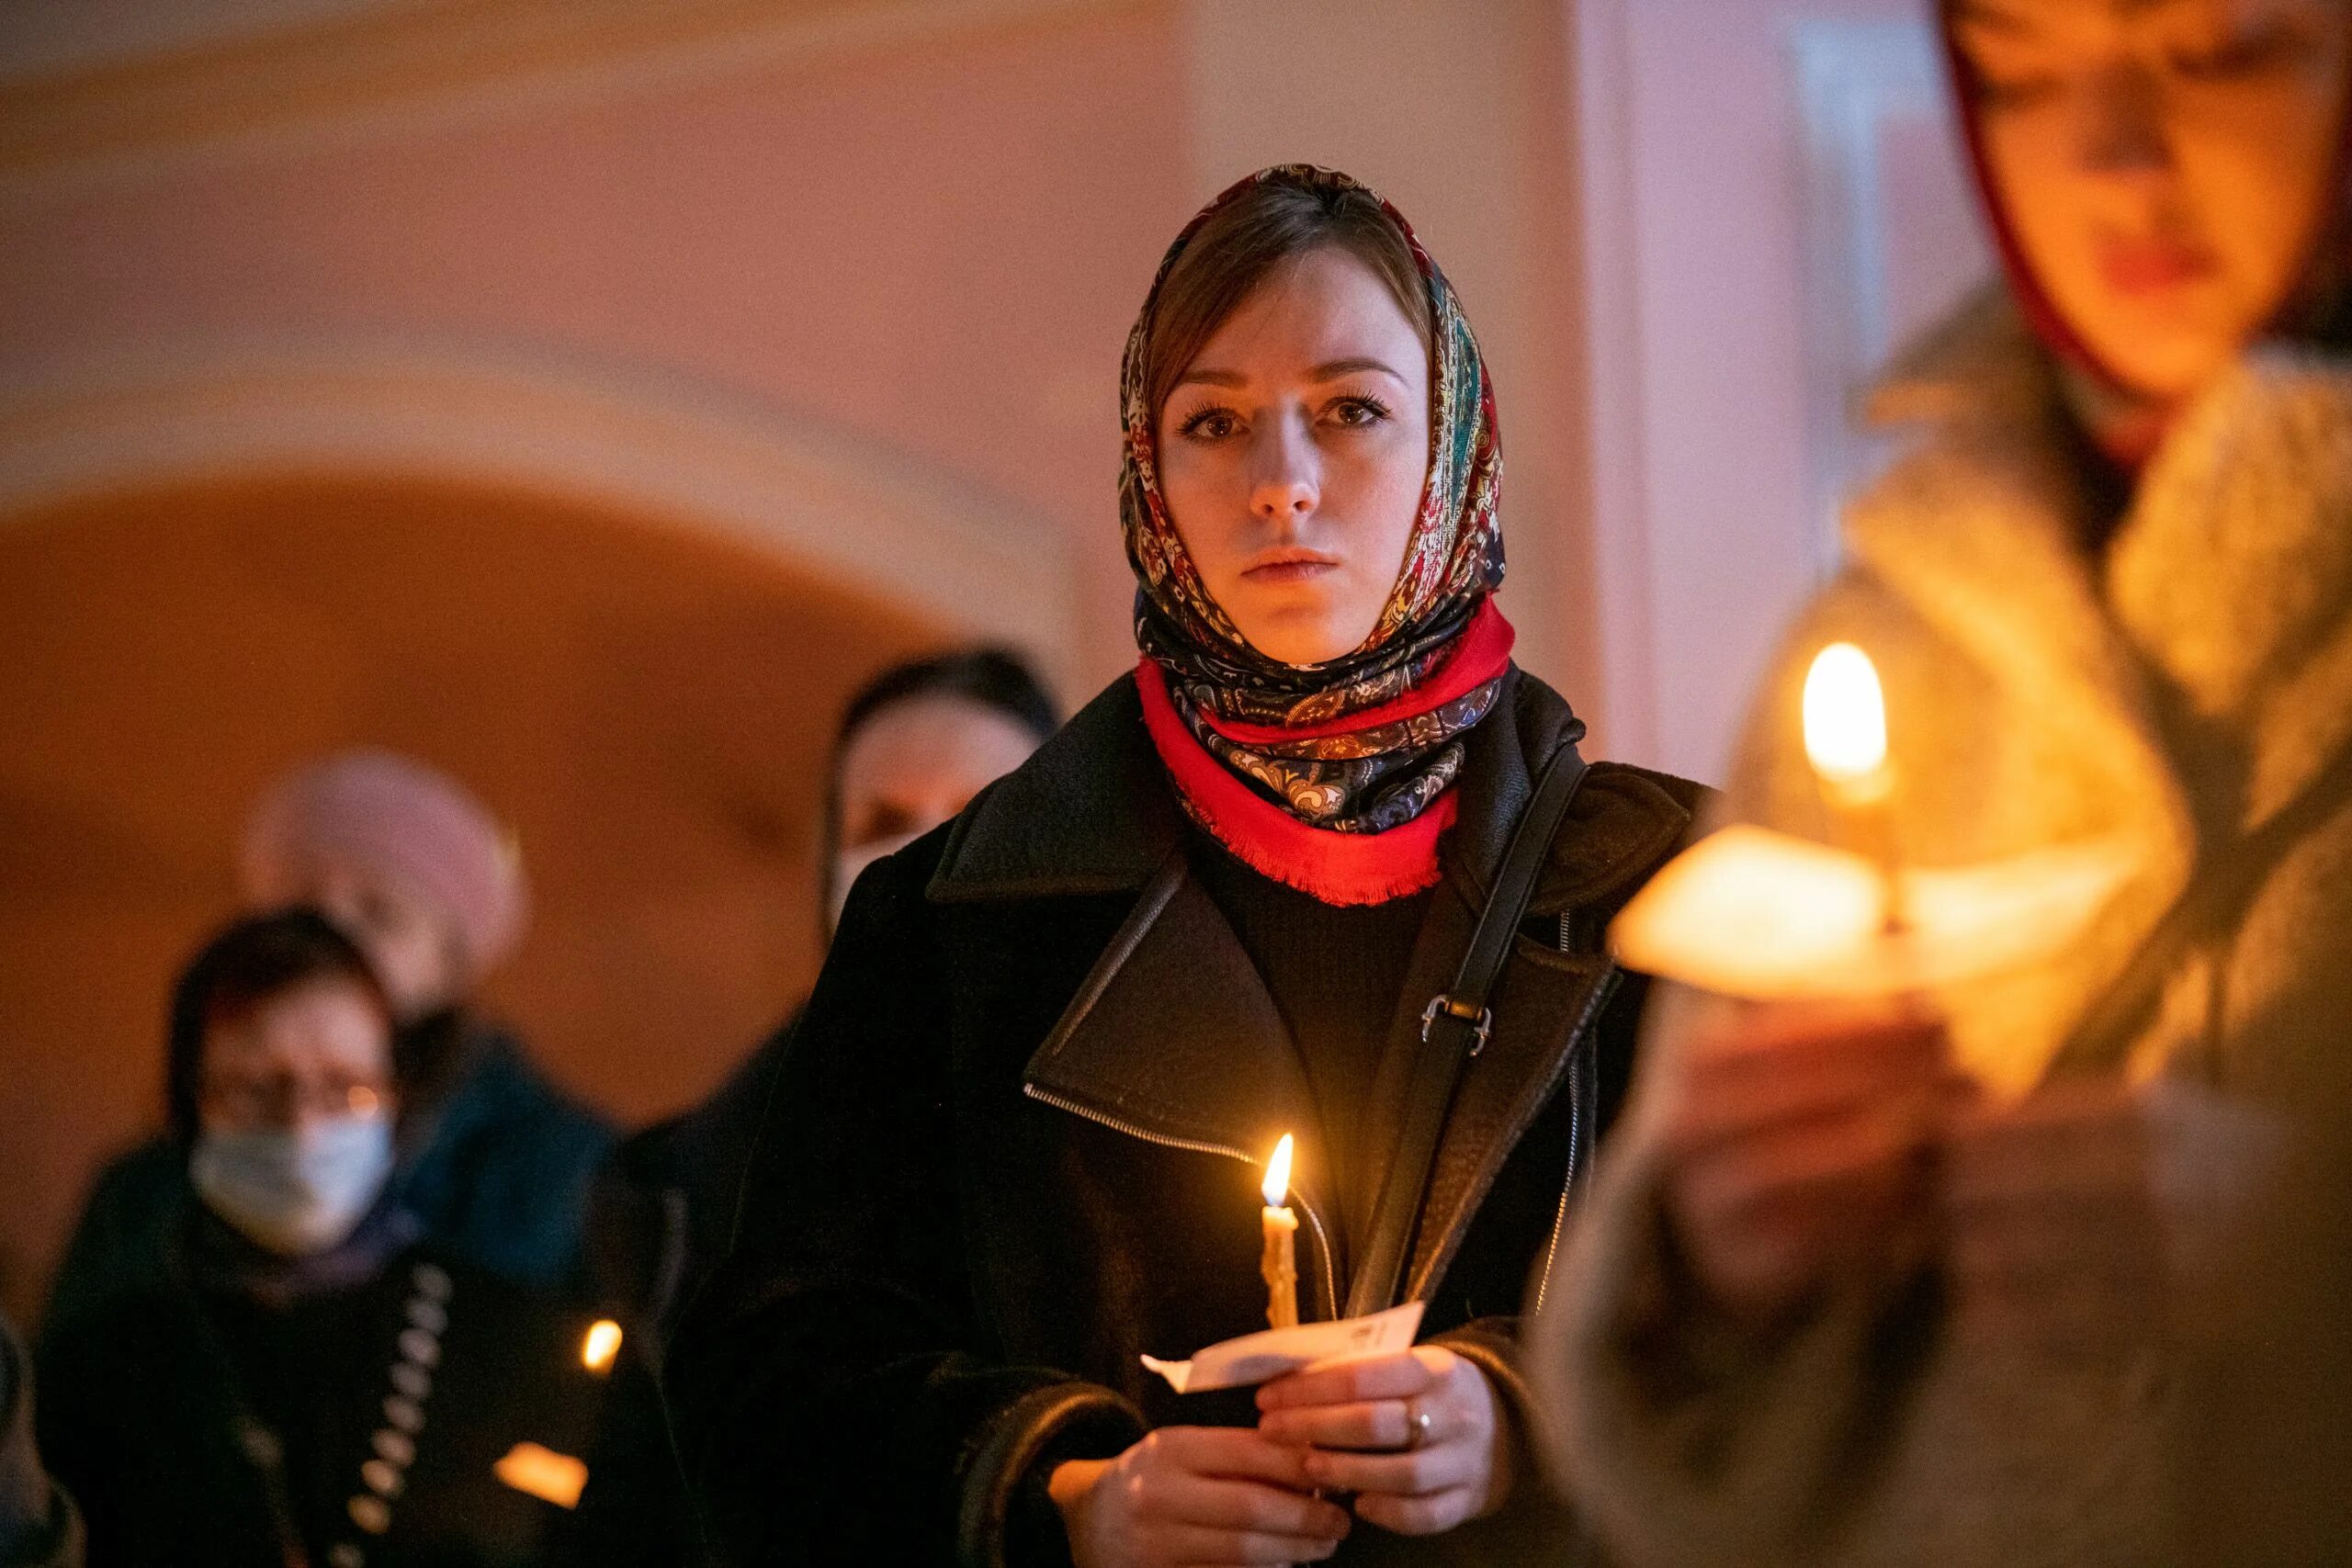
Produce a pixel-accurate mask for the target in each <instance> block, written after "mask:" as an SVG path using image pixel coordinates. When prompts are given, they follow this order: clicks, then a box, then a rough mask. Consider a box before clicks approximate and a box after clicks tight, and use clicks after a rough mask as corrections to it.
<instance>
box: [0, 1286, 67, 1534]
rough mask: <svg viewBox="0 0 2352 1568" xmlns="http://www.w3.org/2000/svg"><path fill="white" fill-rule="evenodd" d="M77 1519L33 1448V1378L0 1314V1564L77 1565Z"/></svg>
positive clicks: (14, 1334)
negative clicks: (51, 1480)
mask: <svg viewBox="0 0 2352 1568" xmlns="http://www.w3.org/2000/svg"><path fill="white" fill-rule="evenodd" d="M81 1562H82V1529H81V1522H80V1520H79V1519H77V1518H76V1517H74V1506H73V1504H72V1503H70V1502H68V1501H67V1500H66V1496H65V1494H64V1493H63V1492H62V1491H60V1490H59V1489H58V1488H57V1487H55V1486H53V1485H51V1483H50V1479H49V1474H48V1472H46V1471H44V1470H43V1469H42V1468H41V1461H40V1454H39V1453H38V1452H36V1451H35V1450H34V1448H33V1395H32V1379H31V1375H30V1373H29V1372H28V1371H27V1370H26V1367H25V1358H24V1352H23V1351H22V1350H21V1349H19V1348H18V1347H17V1337H16V1333H15V1331H14V1330H13V1329H11V1328H10V1327H9V1326H8V1322H7V1319H6V1318H0V1568H80V1564H81Z"/></svg>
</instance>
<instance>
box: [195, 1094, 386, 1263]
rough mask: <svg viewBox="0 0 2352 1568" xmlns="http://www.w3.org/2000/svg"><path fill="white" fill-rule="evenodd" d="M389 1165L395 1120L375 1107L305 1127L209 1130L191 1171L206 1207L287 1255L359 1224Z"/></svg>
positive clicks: (321, 1245)
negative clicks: (360, 1114) (366, 1112)
mask: <svg viewBox="0 0 2352 1568" xmlns="http://www.w3.org/2000/svg"><path fill="white" fill-rule="evenodd" d="M391 1172H392V1124H391V1120H390V1118H389V1117H387V1116H385V1115H383V1114H382V1113H381V1112H377V1113H374V1114H370V1115H364V1116H332V1117H327V1118H325V1119H323V1120H321V1121H315V1122H305V1123H304V1124H303V1125H302V1126H301V1127H300V1128H299V1129H295V1128H286V1127H257V1128H250V1129H245V1130H241V1131H233V1132H208V1133H205V1134H202V1135H201V1136H199V1137H198V1139H197V1141H196V1150H195V1152H194V1154H193V1155H191V1156H189V1159H188V1178H189V1179H190V1180H192V1181H193V1182H194V1183H195V1184H196V1190H197V1191H198V1194H200V1195H201V1196H202V1197H203V1199H204V1201H205V1204H206V1206H207V1207H209V1209H211V1211H212V1212H213V1213H216V1214H218V1215H220V1217H221V1218H222V1219H223V1220H226V1221H227V1222H228V1223H229V1224H232V1225H234V1226H235V1227H236V1228H237V1229H238V1230H239V1231H241V1232H243V1234H244V1235H246V1236H247V1237H249V1238H250V1239H252V1240H253V1241H254V1242H256V1243H258V1244H260V1245H261V1246H263V1247H267V1248H268V1249H269V1250H270V1251H272V1252H275V1253H278V1254H280V1255H281V1256H283V1257H288V1258H300V1257H304V1256H307V1255H308V1254H311V1253H314V1252H324V1251H325V1250H327V1249H328V1248H329V1247H334V1246H335V1245H336V1244H337V1243H339V1242H341V1241H342V1240H343V1239H344V1238H345V1237H346V1236H348V1235H350V1234H351V1233H352V1231H353V1230H354V1229H356V1227H357V1226H358V1224H359V1222H360V1219H361V1218H362V1217H363V1216H364V1215H366V1213H368V1206H369V1205H370V1204H372V1203H374V1202H375V1201H376V1195H377V1194H378V1193H379V1192H381V1191H382V1190H384V1182H385V1179H387V1178H389V1177H390V1175H391Z"/></svg>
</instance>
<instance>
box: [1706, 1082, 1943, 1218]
mask: <svg viewBox="0 0 2352 1568" xmlns="http://www.w3.org/2000/svg"><path fill="white" fill-rule="evenodd" d="M1930 1132H1931V1129H1930V1127H1929V1125H1928V1122H1927V1120H1926V1118H1925V1117H1924V1116H1923V1115H1921V1114H1920V1113H1918V1112H1917V1111H1916V1110H1915V1109H1914V1108H1912V1107H1910V1106H1906V1105H1902V1104H1886V1105H1876V1106H1870V1107H1866V1108H1864V1109H1861V1110H1858V1111H1841V1112H1838V1113H1836V1114H1833V1115H1824V1116H1817V1117H1814V1118H1811V1119H1809V1120H1807V1121H1804V1122H1792V1123H1790V1124H1787V1125H1784V1126H1780V1127H1775V1128H1772V1129H1770V1131H1767V1132H1761V1133H1758V1134H1755V1135H1754V1136H1752V1137H1750V1138H1747V1139H1746V1140H1744V1141H1743V1142H1741V1143H1740V1144H1739V1145H1736V1147H1732V1148H1725V1149H1723V1150H1719V1151H1717V1152H1715V1153H1713V1154H1711V1155H1708V1156H1704V1157H1693V1158H1690V1159H1686V1160H1685V1161H1684V1162H1683V1165H1682V1168H1681V1170H1680V1172H1679V1176H1678V1179H1677V1180H1676V1182H1675V1190H1674V1197H1675V1201H1676V1203H1677V1206H1678V1207H1679V1208H1680V1209H1681V1210H1683V1211H1684V1212H1685V1213H1687V1214H1688V1215H1689V1216H1690V1217H1691V1219H1693V1220H1697V1221H1701V1222H1702V1223H1705V1224H1722V1225H1737V1224H1741V1223H1743V1222H1744V1221H1745V1220H1746V1218H1747V1215H1748V1214H1749V1213H1750V1212H1752V1211H1755V1210H1759V1209H1769V1208H1773V1207H1778V1206H1783V1205H1789V1204H1802V1203H1804V1202H1805V1201H1807V1200H1809V1199H1813V1198H1815V1197H1819V1196H1823V1195H1828V1196H1832V1197H1834V1196H1835V1195H1836V1194H1838V1192H1839V1191H1840V1190H1844V1189H1846V1188H1848V1187H1849V1186H1850V1185H1851V1184H1852V1183H1854V1182H1856V1181H1857V1180H1864V1179H1871V1178H1879V1177H1884V1176H1885V1175H1887V1174H1889V1173H1891V1172H1897V1171H1900V1170H1902V1169H1903V1168H1905V1167H1906V1166H1907V1165H1908V1164H1909V1163H1910V1162H1912V1161H1913V1160H1915V1159H1916V1158H1917V1156H1919V1155H1920V1154H1921V1153H1923V1152H1924V1151H1925V1150H1926V1148H1927V1146H1928V1139H1929V1135H1930Z"/></svg>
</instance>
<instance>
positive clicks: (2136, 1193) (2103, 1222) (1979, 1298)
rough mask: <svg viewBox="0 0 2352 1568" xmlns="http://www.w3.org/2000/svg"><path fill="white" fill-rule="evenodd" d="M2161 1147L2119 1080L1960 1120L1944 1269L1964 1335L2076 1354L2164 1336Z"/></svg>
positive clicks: (1951, 1155)
mask: <svg viewBox="0 0 2352 1568" xmlns="http://www.w3.org/2000/svg"><path fill="white" fill-rule="evenodd" d="M2150 1134H2151V1128H2150V1126H2149V1122H2148V1117H2147V1115H2146V1106H2145V1105H2144V1104H2143V1100H2142V1098H2141V1096H2140V1095H2139V1094H2137V1093H2135V1092H2134V1091H2133V1090H2132V1089H2130V1088H2129V1087H2127V1086H2126V1085H2124V1084H2122V1083H2120V1082H2114V1081H2109V1080H2082V1081H2071V1082H2064V1083H2055V1084H2047V1085H2044V1086H2043V1087H2041V1088H2040V1089H2036V1090H2035V1091H2034V1092H2033V1093H2032V1094H2030V1095H2028V1096H2027V1097H2026V1098H2025V1099H2023V1100H2018V1101H2016V1102H2015V1103H2011V1104H1997V1103H1993V1102H1989V1101H1987V1102H1982V1103H1979V1104H1977V1105H1974V1106H1972V1107H1969V1108H1967V1109H1966V1110H1965V1111H1962V1113H1961V1114H1959V1115H1957V1116H1955V1117H1954V1118H1953V1120H1952V1122H1951V1127H1950V1128H1949V1129H1948V1131H1947V1133H1946V1135H1945V1144H1944V1150H1943V1158H1944V1169H1943V1178H1942V1181H1941V1184H1940V1185H1941V1189H1942V1207H1943V1220H1944V1228H1945V1235H1946V1241H1945V1254H1946V1263H1945V1268H1946V1272H1947V1275H1948V1277H1949V1279H1950V1280H1951V1289H1952V1292H1953V1297H1954V1300H1955V1301H1956V1302H1957V1303H1959V1304H1960V1305H1961V1307H1962V1311H1963V1314H1964V1319H1963V1320H1964V1321H1965V1322H1966V1323H1968V1324H1969V1325H1972V1327H1973V1329H1974V1330H1975V1331H1977V1332H1985V1333H1992V1334H1996V1335H1998V1336H2000V1337H2002V1338H2004V1339H2006V1340H2008V1341H2010V1342H2012V1343H2017V1342H2031V1343H2037V1344H2042V1345H2064V1346H2068V1347H2071V1348H2075V1349H2076V1350H2084V1349H2087V1348H2090V1347H2092V1346H2094V1345H2097V1344H2099V1343H2103V1342H2107V1341H2110V1340H2117V1339H2119V1338H2120V1339H2122V1340H2127V1341H2128V1340H2131V1339H2135V1338H2144V1337H2148V1336H2150V1335H2153V1334H2154V1333H2155V1332H2156V1331H2157V1329H2158V1325H2159V1323H2160V1321H2161V1317H2162V1314H2163V1311H2164V1306H2165V1300H2166V1296H2165V1289H2166V1285H2167V1277H2166V1269H2165V1235H2164V1226H2163V1224H2162V1213H2161V1205H2160V1200H2159V1194H2158V1192H2157V1190H2156V1182H2155V1179H2154V1178H2155V1168H2154V1160H2153V1157H2152V1156H2153V1153H2154V1151H2153V1150H2152V1148H2151V1145H2150ZM2211 1146H2212V1145H2209V1148H2210V1147H2211Z"/></svg>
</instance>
